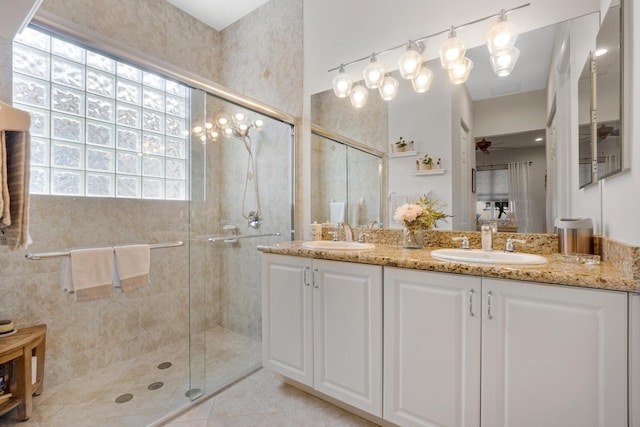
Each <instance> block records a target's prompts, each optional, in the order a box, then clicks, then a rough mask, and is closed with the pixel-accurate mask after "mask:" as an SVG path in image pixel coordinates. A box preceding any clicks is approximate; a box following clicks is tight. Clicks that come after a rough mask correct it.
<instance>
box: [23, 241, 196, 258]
mask: <svg viewBox="0 0 640 427" xmlns="http://www.w3.org/2000/svg"><path fill="white" fill-rule="evenodd" d="M177 246H184V242H183V241H181V240H179V241H177V242H170V243H154V244H151V245H149V247H150V248H151V249H161V248H174V247H177ZM69 255H70V252H69V251H64V252H45V253H41V254H24V257H25V258H26V259H30V260H34V261H37V260H40V259H43V258H61V257H65V256H69Z"/></svg>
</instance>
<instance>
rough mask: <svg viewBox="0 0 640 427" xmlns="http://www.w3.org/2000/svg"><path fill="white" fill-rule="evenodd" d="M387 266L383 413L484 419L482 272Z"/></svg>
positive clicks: (457, 421) (402, 420)
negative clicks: (440, 270)
mask: <svg viewBox="0 0 640 427" xmlns="http://www.w3.org/2000/svg"><path fill="white" fill-rule="evenodd" d="M384 271H385V273H384V339H385V345H384V412H383V413H384V418H385V419H386V420H389V421H391V422H393V423H396V424H398V425H401V426H429V427H435V426H439V427H440V426H469V427H471V426H473V427H477V426H479V422H480V329H481V309H480V298H481V296H480V278H479V277H472V276H462V275H457V274H442V273H433V272H426V271H416V270H405V269H398V268H385V270H384Z"/></svg>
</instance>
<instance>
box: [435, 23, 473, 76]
mask: <svg viewBox="0 0 640 427" xmlns="http://www.w3.org/2000/svg"><path fill="white" fill-rule="evenodd" d="M466 51H467V48H466V47H465V45H464V42H463V41H462V39H460V38H459V37H457V36H456V30H455V28H454V27H451V30H449V37H447V39H446V40H445V41H444V42H443V43H442V45H441V46H440V50H439V51H438V53H439V54H440V65H442V68H444V69H445V70H450V69H452V68H453V67H454V66H455V65H456V64H457V63H458V62H460V61H462V58H464V54H465V53H466Z"/></svg>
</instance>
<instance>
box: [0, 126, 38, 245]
mask: <svg viewBox="0 0 640 427" xmlns="http://www.w3.org/2000/svg"><path fill="white" fill-rule="evenodd" d="M0 134H1V135H2V136H0V145H2V147H1V148H0V152H2V153H3V154H5V153H6V156H2V157H3V158H2V159H0V160H2V163H3V166H2V167H0V173H1V174H0V180H1V181H2V182H0V192H1V193H2V199H3V200H2V201H3V208H2V220H1V221H0V228H1V231H2V233H3V234H4V239H3V240H0V244H2V245H5V246H8V247H9V249H11V250H12V251H15V250H18V249H26V247H27V245H28V244H29V231H28V229H29V174H30V169H29V162H30V159H31V155H30V147H31V137H30V134H29V131H2V132H0ZM5 171H6V179H5V178H4V172H5ZM5 186H6V188H7V192H8V198H5V191H4V189H5ZM7 204H8V205H9V206H8V208H9V209H8V215H7V214H6V213H5V212H7V206H6V205H7ZM6 216H8V218H6Z"/></svg>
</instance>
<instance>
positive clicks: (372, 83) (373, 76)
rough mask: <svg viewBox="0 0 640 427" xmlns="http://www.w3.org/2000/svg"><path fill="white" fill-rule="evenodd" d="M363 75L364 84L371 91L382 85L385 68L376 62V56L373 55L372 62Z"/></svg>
mask: <svg viewBox="0 0 640 427" xmlns="http://www.w3.org/2000/svg"><path fill="white" fill-rule="evenodd" d="M362 74H363V76H364V84H365V85H366V86H367V87H368V88H369V89H377V88H379V87H380V85H381V84H382V80H384V67H383V66H382V64H380V63H379V62H378V61H376V56H375V55H371V62H370V63H369V65H367V67H366V68H365V69H364V71H363V73H362Z"/></svg>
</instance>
